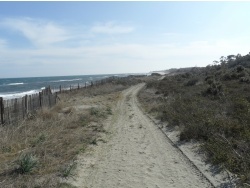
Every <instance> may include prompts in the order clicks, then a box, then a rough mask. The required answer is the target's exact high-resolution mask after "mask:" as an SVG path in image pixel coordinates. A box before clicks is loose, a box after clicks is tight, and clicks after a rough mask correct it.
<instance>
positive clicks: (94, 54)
mask: <svg viewBox="0 0 250 188" xmlns="http://www.w3.org/2000/svg"><path fill="white" fill-rule="evenodd" d="M249 10H250V2H0V77H2V78H4V77H29V76H32V77H33V76H56V75H58V76H59V75H82V74H109V73H110V74H113V73H145V72H149V71H154V70H164V69H169V68H179V67H190V66H206V65H208V64H212V62H213V60H218V59H219V58H220V56H227V55H230V54H238V53H240V54H242V55H245V54H247V53H249V52H250V35H249V33H250V11H249Z"/></svg>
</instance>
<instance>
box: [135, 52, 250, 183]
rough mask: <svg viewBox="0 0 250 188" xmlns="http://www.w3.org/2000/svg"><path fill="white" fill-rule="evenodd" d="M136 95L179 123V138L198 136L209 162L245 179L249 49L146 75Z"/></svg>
mask: <svg viewBox="0 0 250 188" xmlns="http://www.w3.org/2000/svg"><path fill="white" fill-rule="evenodd" d="M139 98H140V101H141V103H142V104H143V106H144V108H145V109H146V111H147V112H149V113H151V114H152V115H154V116H155V117H156V118H158V119H159V120H161V121H164V122H166V123H167V124H168V126H170V127H171V126H172V127H179V130H180V131H181V133H180V140H186V141H190V140H192V139H193V140H197V141H200V142H201V143H203V144H202V149H203V151H205V152H206V154H207V156H208V157H207V159H208V160H209V161H210V162H212V163H213V164H216V165H219V166H221V167H225V168H227V169H228V170H229V171H231V172H233V173H235V174H237V175H238V177H239V180H240V182H241V183H248V184H249V183H250V54H247V55H246V56H241V55H239V54H238V55H236V56H234V55H230V56H227V57H221V59H220V61H215V62H214V64H213V65H209V66H207V67H204V68H197V67H194V68H190V69H179V70H178V71H176V74H174V75H173V74H172V75H171V76H166V77H165V78H164V79H162V80H157V79H148V80H147V86H146V88H145V89H144V90H143V91H142V92H141V93H140V96H139Z"/></svg>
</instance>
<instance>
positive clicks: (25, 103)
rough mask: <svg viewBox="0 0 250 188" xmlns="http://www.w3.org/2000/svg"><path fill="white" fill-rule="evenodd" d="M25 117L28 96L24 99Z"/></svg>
mask: <svg viewBox="0 0 250 188" xmlns="http://www.w3.org/2000/svg"><path fill="white" fill-rule="evenodd" d="M24 107H25V115H26V114H28V95H25V97H24Z"/></svg>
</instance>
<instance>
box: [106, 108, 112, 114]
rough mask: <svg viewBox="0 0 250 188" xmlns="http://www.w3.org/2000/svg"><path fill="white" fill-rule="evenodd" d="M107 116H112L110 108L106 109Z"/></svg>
mask: <svg viewBox="0 0 250 188" xmlns="http://www.w3.org/2000/svg"><path fill="white" fill-rule="evenodd" d="M106 111H107V114H109V115H112V109H111V108H110V106H109V107H107V110H106Z"/></svg>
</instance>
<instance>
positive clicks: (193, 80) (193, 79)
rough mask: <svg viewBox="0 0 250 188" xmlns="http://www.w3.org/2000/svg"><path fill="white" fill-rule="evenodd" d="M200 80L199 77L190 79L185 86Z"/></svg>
mask: <svg viewBox="0 0 250 188" xmlns="http://www.w3.org/2000/svg"><path fill="white" fill-rule="evenodd" d="M198 81H199V79H198V78H192V79H190V80H188V81H187V82H186V83H185V84H184V85H185V86H194V85H195V84H196V83H197V82H198Z"/></svg>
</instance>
